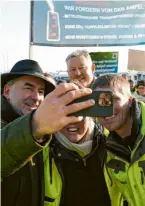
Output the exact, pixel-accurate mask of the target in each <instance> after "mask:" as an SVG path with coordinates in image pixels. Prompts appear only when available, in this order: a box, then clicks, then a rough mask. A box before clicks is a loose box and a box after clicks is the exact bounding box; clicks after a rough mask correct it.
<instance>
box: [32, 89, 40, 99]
mask: <svg viewBox="0 0 145 206" xmlns="http://www.w3.org/2000/svg"><path fill="white" fill-rule="evenodd" d="M31 98H32V99H34V100H36V101H39V100H40V94H39V92H38V90H34V91H33V92H32V94H31Z"/></svg>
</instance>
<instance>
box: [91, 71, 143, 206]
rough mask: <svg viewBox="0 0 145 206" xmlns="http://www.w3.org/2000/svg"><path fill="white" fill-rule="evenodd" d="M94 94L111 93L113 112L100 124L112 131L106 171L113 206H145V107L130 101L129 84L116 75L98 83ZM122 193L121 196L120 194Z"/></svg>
mask: <svg viewBox="0 0 145 206" xmlns="http://www.w3.org/2000/svg"><path fill="white" fill-rule="evenodd" d="M92 88H93V90H95V91H106V90H110V91H111V92H112V93H113V95H114V112H113V115H112V116H110V117H109V118H108V117H98V121H99V122H100V123H101V124H102V125H103V126H104V127H105V128H106V129H108V131H109V136H108V138H107V140H106V149H107V158H106V163H105V167H104V171H105V174H106V175H107V174H108V179H106V180H107V185H108V189H109V193H110V197H111V202H112V205H113V206H116V205H118V204H120V201H121V200H125V201H124V204H125V205H129V206H143V205H145V103H143V102H138V101H137V100H136V99H134V98H132V97H131V93H130V86H129V82H128V81H127V80H126V79H124V78H123V77H121V76H119V75H117V74H110V75H103V76H101V77H99V78H98V79H97V80H95V82H94V84H93V86H92ZM119 193H121V194H120V195H119V196H118V194H119Z"/></svg>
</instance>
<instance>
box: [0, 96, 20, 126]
mask: <svg viewBox="0 0 145 206" xmlns="http://www.w3.org/2000/svg"><path fill="white" fill-rule="evenodd" d="M20 116H21V115H20V114H18V113H17V112H16V111H15V110H14V108H13V107H12V106H11V104H10V103H9V102H8V101H7V99H6V98H5V97H4V96H3V95H2V96H1V119H2V121H4V122H7V123H10V122H12V121H13V120H15V119H17V118H18V117H20Z"/></svg>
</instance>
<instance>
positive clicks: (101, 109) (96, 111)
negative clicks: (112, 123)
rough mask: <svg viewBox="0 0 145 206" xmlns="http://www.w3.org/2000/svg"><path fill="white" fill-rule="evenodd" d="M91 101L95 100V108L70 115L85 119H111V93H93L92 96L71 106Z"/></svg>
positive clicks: (81, 99) (78, 100)
mask: <svg viewBox="0 0 145 206" xmlns="http://www.w3.org/2000/svg"><path fill="white" fill-rule="evenodd" d="M89 99H94V100H95V105H94V106H92V107H90V108H87V109H83V110H80V111H78V112H75V113H72V114H70V115H71V116H83V117H87V116H88V117H110V116H112V115H113V93H112V92H111V91H93V92H92V94H90V95H88V96H84V97H81V98H78V99H76V100H74V101H73V102H71V104H73V103H78V102H83V101H86V100H89Z"/></svg>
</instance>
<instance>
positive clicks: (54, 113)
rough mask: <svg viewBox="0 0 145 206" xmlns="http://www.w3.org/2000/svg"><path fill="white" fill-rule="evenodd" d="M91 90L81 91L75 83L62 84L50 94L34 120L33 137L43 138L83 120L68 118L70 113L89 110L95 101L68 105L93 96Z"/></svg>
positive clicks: (80, 118)
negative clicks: (87, 96) (90, 95)
mask: <svg viewBox="0 0 145 206" xmlns="http://www.w3.org/2000/svg"><path fill="white" fill-rule="evenodd" d="M91 93H92V91H91V89H88V88H82V89H79V88H78V86H77V85H75V84H74V83H62V84H60V85H58V86H57V87H56V89H55V90H54V91H52V92H51V93H50V94H48V95H47V96H46V97H45V99H44V101H43V102H42V103H41V105H40V106H39V107H38V109H37V110H36V112H35V113H34V115H33V118H32V132H33V136H34V137H37V136H43V135H46V134H52V133H54V132H56V131H59V130H61V129H62V128H63V127H65V126H66V125H67V124H69V123H74V122H78V121H81V120H82V117H75V116H67V115H68V114H70V113H73V112H76V111H79V110H82V109H85V108H88V107H90V106H93V105H94V104H95V101H94V100H87V101H85V102H81V103H74V104H71V105H68V104H69V103H71V102H72V101H73V100H75V99H77V98H79V97H82V96H86V95H89V94H91Z"/></svg>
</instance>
